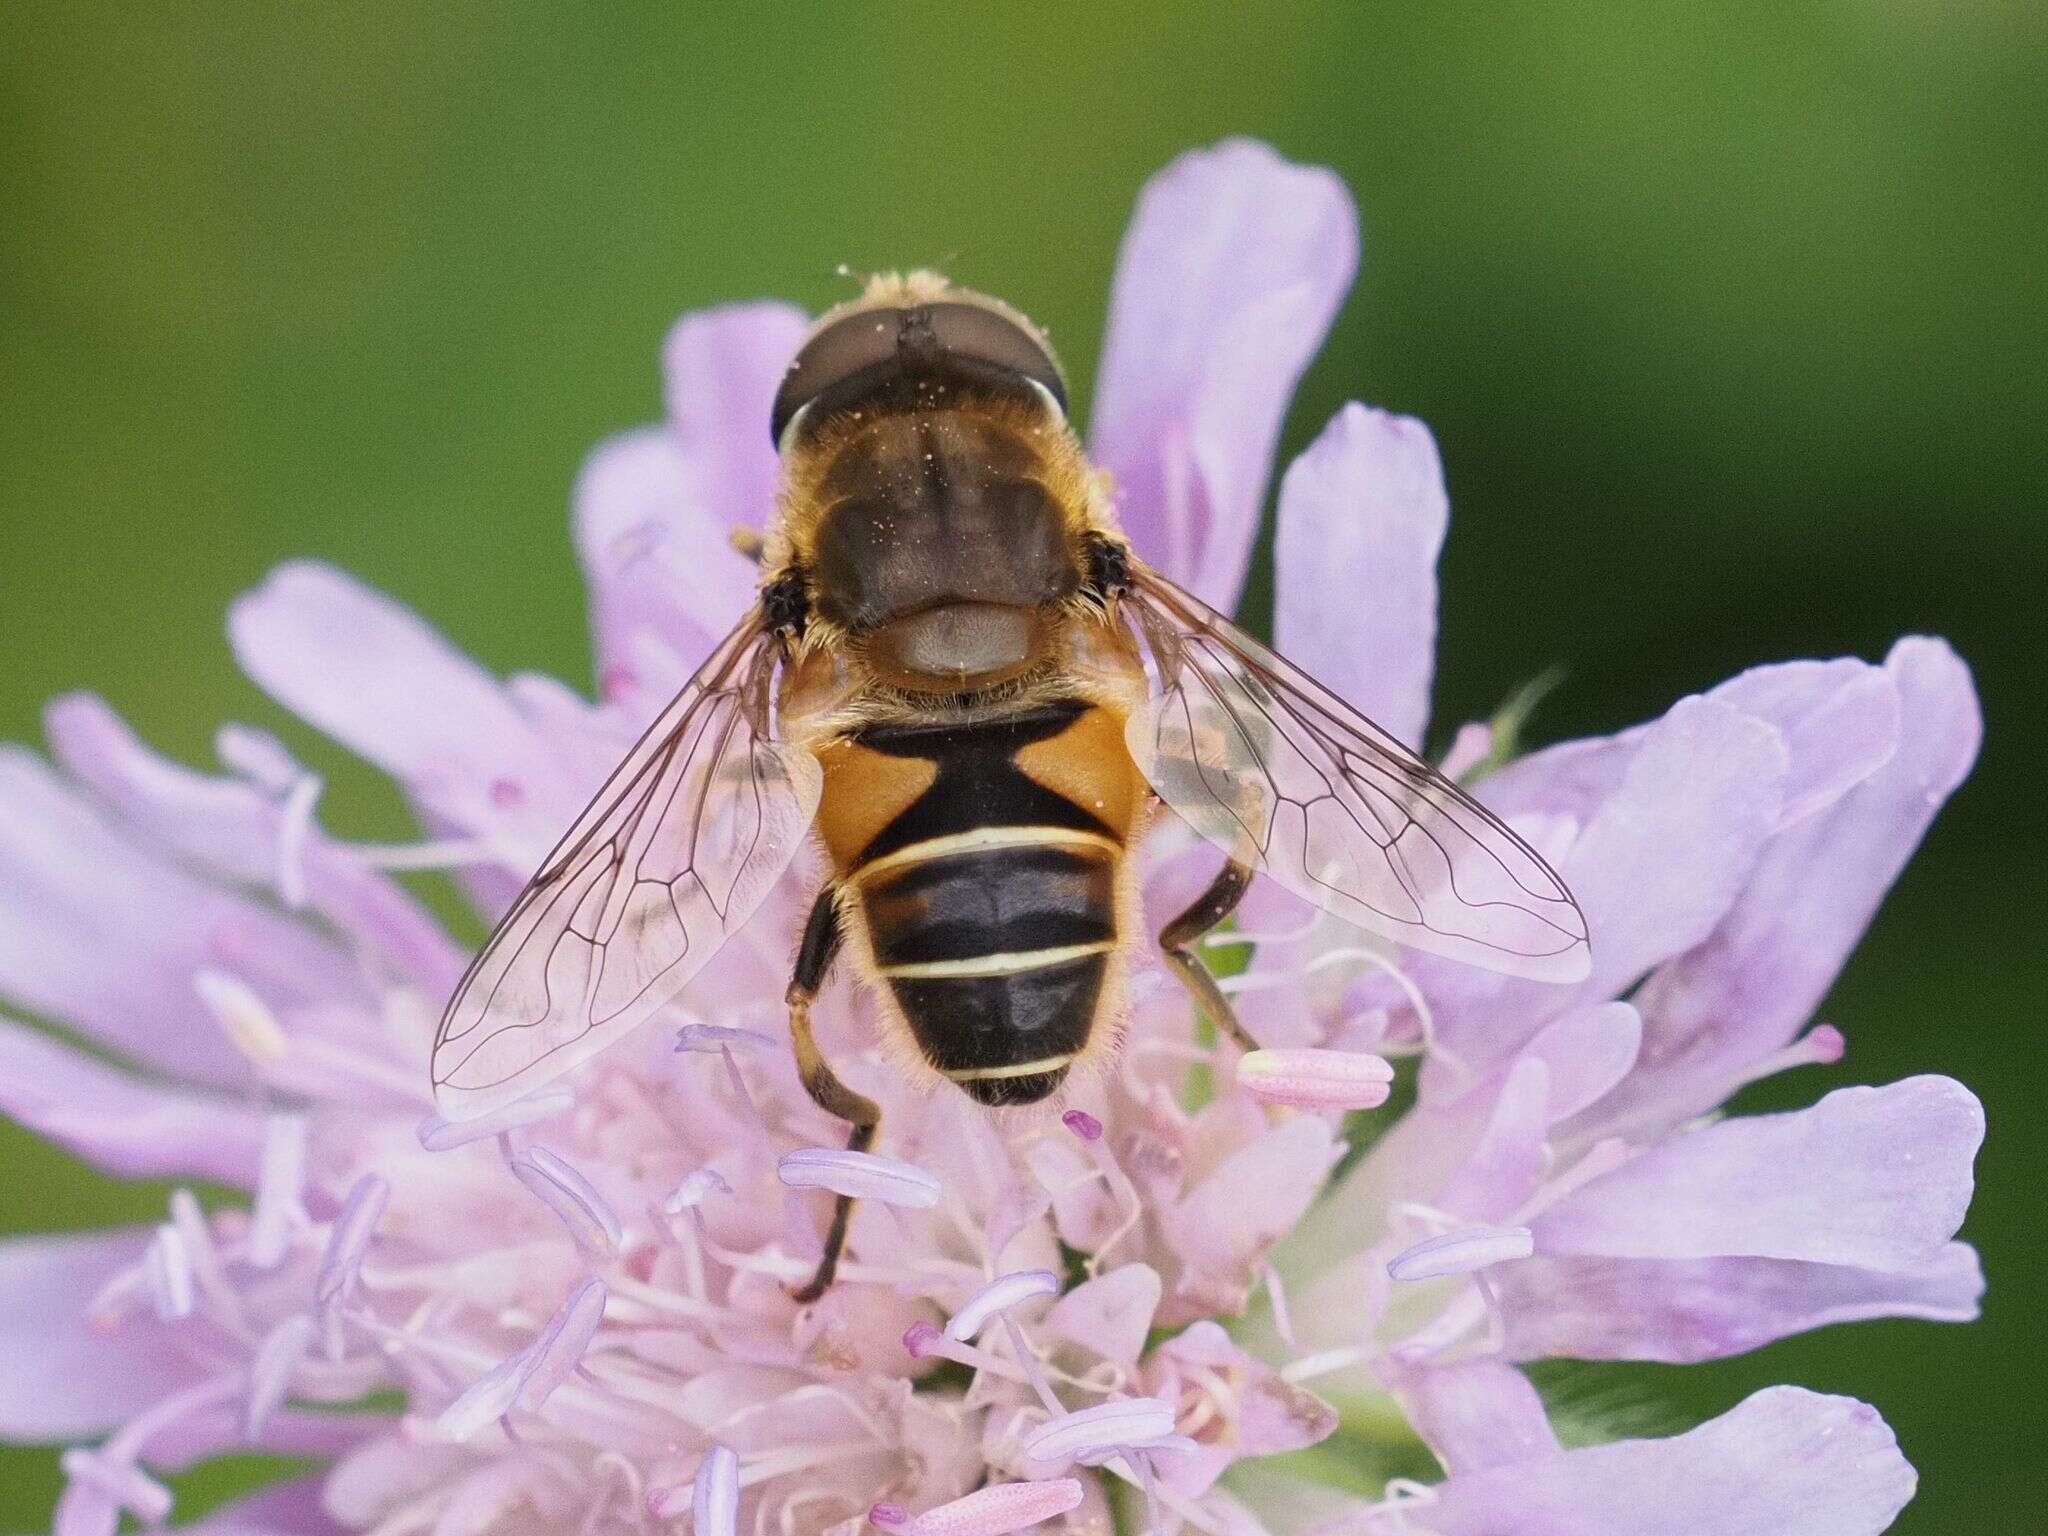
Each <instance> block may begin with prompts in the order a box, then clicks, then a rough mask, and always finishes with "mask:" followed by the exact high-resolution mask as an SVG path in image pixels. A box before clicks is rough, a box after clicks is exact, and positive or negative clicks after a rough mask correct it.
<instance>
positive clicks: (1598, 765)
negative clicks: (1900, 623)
mask: <svg viewBox="0 0 2048 1536" xmlns="http://www.w3.org/2000/svg"><path fill="white" fill-rule="evenodd" d="M1700 697H1702V698H1705V699H1707V700H1709V701H1711V702H1713V703H1715V704H1719V705H1721V706H1723V707H1724V708H1727V709H1733V710H1738V711H1740V712H1741V713H1743V714H1746V715H1751V716H1754V717H1755V718H1756V719H1759V720H1762V721H1764V722H1766V723H1767V724H1769V725H1771V726H1773V727H1775V728H1776V729H1777V731H1778V733H1779V734H1780V735H1781V736H1782V737H1783V738H1784V742H1785V751H1786V772H1785V787H1784V801H1783V804H1782V805H1781V807H1780V818H1781V823H1789V822H1790V821H1794V820H1798V819H1800V818H1802V817H1804V816H1807V815H1811V814H1813V812H1815V811H1817V810H1820V809H1823V808H1825V807H1826V806H1827V805H1828V804H1831V803H1832V802H1833V800H1835V799H1837V798H1839V797H1840V796H1841V795H1842V794H1843V793H1845V792H1846V791H1847V790H1848V789H1849V788H1851V787H1852V786H1853V785H1855V784H1857V783H1859V782H1861V781H1862V780H1863V779H1865V778H1867V777H1869V776H1870V774H1872V773H1874V772H1875V771H1876V770H1877V769H1878V768H1880V767H1882V766H1883V765H1884V764H1885V763H1886V762H1887V761H1889V760H1890V758H1891V756H1892V754H1893V752H1894V751H1895V750H1896V748H1897V744H1898V740H1899V736H1898V723H1899V719H1900V706H1899V701H1898V698H1897V696H1896V690H1895V688H1894V687H1893V686H1892V685H1891V683H1890V682H1889V681H1888V680H1887V678H1886V676H1885V674H1884V672H1883V670H1882V669H1880V668H1877V667H1873V666H1871V665H1870V663H1868V662H1866V661H1859V660H1857V659H1856V658H1855V657H1853V656H1843V657H1837V658H1835V659H1834V660H1832V661H1784V662H1774V663H1772V664H1771V665H1769V666H1763V667H1752V668H1751V669H1750V670H1749V671H1747V672H1741V673H1738V674H1737V675H1736V676H1734V677H1732V678H1730V679H1728V681H1727V682H1725V683H1722V684H1720V685H1719V686H1717V687H1715V688H1711V689H1709V690H1708V691H1707V692H1706V693H1705V694H1703V695H1700ZM1660 723H1661V722H1659V721H1655V720H1653V721H1649V722H1646V723H1645V724H1642V725H1636V726H1631V727H1630V728H1628V729H1627V730H1624V731H1620V732H1617V733H1616V734H1614V735H1612V736H1600V737H1593V738H1589V739H1587V740H1583V741H1568V742H1563V743H1560V744H1559V745H1557V746H1554V747H1547V748H1545V749H1544V750H1542V751H1540V752H1533V753H1531V754H1530V755H1529V756H1527V757H1525V758H1522V759H1520V760H1519V761H1517V762H1514V763H1511V764H1510V765H1508V766H1507V767H1506V768H1504V769H1502V770H1501V771H1500V772H1499V773H1497V774H1495V775H1494V776H1493V777H1492V778H1490V779H1489V780H1487V798H1488V801H1489V803H1490V804H1493V805H1494V806H1495V808H1496V809H1499V810H1502V811H1504V812H1505V813H1506V814H1510V815H1517V814H1523V813H1527V812H1532V811H1542V812H1545V813H1548V814H1551V815H1566V816H1571V817H1573V818H1575V819H1576V820H1579V821H1581V822H1584V821H1586V820H1589V819H1590V818H1591V817H1592V815H1593V813H1594V812H1595V811H1596V810H1598V808H1599V807H1600V805H1601V804H1602V803H1603V802H1604V801H1605V800H1607V799H1608V797H1610V796H1611V795H1613V794H1614V793H1615V791H1616V790H1617V789H1618V788H1619V787H1620V785H1621V781H1622V777H1623V775H1624V774H1625V773H1626V772H1627V770H1628V766H1629V763H1630V762H1631V761H1632V760H1633V758H1634V756H1635V754H1636V753H1637V752H1638V751H1639V750H1641V748H1642V747H1643V745H1644V744H1645V742H1646V741H1647V740H1648V738H1649V737H1650V735H1651V733H1652V732H1654V731H1655V730H1656V729H1657V727H1658V725H1659V724H1660Z"/></svg>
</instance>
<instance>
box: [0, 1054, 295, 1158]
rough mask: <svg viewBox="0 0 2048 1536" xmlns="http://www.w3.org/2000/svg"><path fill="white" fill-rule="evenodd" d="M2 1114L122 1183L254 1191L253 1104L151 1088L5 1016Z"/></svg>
mask: <svg viewBox="0 0 2048 1536" xmlns="http://www.w3.org/2000/svg"><path fill="white" fill-rule="evenodd" d="M0 1112H4V1113H5V1114H7V1115H8V1116H10V1117H11V1118H13V1119H15V1120H17V1121H19V1122H20V1123H21V1124H22V1125H25V1126H27V1127H28V1128H29V1129H30V1130H32V1131H34V1132H36V1133H37V1134H38V1135H41V1136H47V1137H48V1138H49V1139H50V1140H52V1141H54V1142H56V1143H57V1144H58V1145H59V1146H62V1147H64V1148H66V1149H68V1150H69V1151H72V1152H75V1153H76V1154H77V1155H78V1156H80V1157H82V1158H84V1159H85V1160H86V1161H87V1162H89V1163H91V1164H92V1165H93V1166H94V1167H95V1168H99V1169H102V1170H104V1171H105V1172H108V1173H111V1174H114V1175H116V1176H117V1177H120V1178H128V1179H167V1178H195V1179H213V1180H216V1181H218V1182H220V1183H223V1184H239V1185H241V1186H242V1187H243V1188H250V1187H252V1186H253V1185H254V1184H255V1182H256V1172H257V1167H258V1165H259V1163H260V1161H261V1157H262V1151H263V1136H264V1127H263V1115H262V1114H261V1112H260V1111H258V1110H256V1109H253V1108H251V1107H250V1106H249V1105H247V1104H244V1103H236V1102H233V1101H224V1100H221V1099H217V1098H213V1097H209V1096H207V1095H205V1094H201V1093H197V1092H193V1091H191V1090H189V1089H184V1088H178V1087H172V1086H170V1085H168V1084H164V1083H156V1082H151V1081H150V1080H149V1079H147V1078H143V1077H138V1076H136V1075H135V1074H134V1073H131V1072H123V1071H120V1070H119V1069H117V1068H114V1067H110V1066H108V1065H107V1064H106V1063H104V1062H101V1061H97V1060H95V1059H94V1058H92V1057H90V1056H86V1055H83V1054H81V1053H80V1052H78V1051H74V1050H72V1049H70V1048H69V1047H67V1046H64V1045H60V1044H59V1043H58V1042H57V1041H55V1040H53V1039H51V1038H50V1037H49V1036H47V1035H45V1034H43V1033H41V1032H40V1031H38V1030H33V1029H29V1028H26V1027H25V1026H23V1025H19V1024H14V1023H10V1022H8V1021H7V1020H4V1019H0Z"/></svg>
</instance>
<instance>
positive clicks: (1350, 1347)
mask: <svg viewBox="0 0 2048 1536" xmlns="http://www.w3.org/2000/svg"><path fill="white" fill-rule="evenodd" d="M1373 1353H1374V1352H1373V1351H1372V1350H1368V1349H1364V1348H1361V1347H1360V1346H1358V1345H1356V1344H1346V1345H1342V1346H1340V1347H1339V1348H1336V1349H1322V1350H1317V1351H1316V1352H1315V1353H1314V1354H1312V1355H1303V1356H1302V1357H1301V1358H1300V1359H1299V1360H1290V1361H1289V1362H1288V1363H1287V1364H1286V1365H1283V1366H1282V1367H1280V1379H1281V1380H1282V1381H1284V1382H1286V1383H1287V1384H1288V1385H1289V1386H1295V1385H1298V1384H1299V1383H1301V1382H1304V1381H1313V1380H1314V1379H1315V1378H1316V1377H1318V1376H1327V1375H1329V1374H1330V1372H1332V1371H1341V1370H1343V1369H1344V1368H1345V1367H1346V1366H1352V1365H1358V1364H1360V1363H1362V1362H1364V1361H1366V1360H1370V1359H1371V1358H1372V1356H1373Z"/></svg>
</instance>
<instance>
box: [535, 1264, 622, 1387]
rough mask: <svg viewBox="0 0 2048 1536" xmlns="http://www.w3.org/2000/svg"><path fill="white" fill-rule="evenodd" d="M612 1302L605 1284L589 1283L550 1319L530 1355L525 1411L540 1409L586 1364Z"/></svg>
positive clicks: (584, 1284) (582, 1286)
mask: <svg viewBox="0 0 2048 1536" xmlns="http://www.w3.org/2000/svg"><path fill="white" fill-rule="evenodd" d="M609 1299H610V1298H609V1293H608V1292H607V1291H606V1290H605V1285H604V1282H603V1281H602V1280H586V1281H584V1283H583V1284H582V1285H581V1286H580V1287H578V1288H577V1290H576V1293H575V1294H574V1295H573V1296H571V1297H570V1298H569V1299H568V1301H567V1302H565V1303H564V1304H563V1306H562V1309H561V1310H560V1311H559V1312H557V1313H556V1314H555V1315H554V1316H553V1317H552V1318H551V1319H549V1321H548V1325H547V1327H546V1328H545V1329H544V1330H543V1331H542V1333H541V1336H540V1337H539V1338H538V1339H537V1340H535V1341H534V1343H533V1345H532V1347H531V1348H530V1349H529V1351H528V1353H529V1355H530V1356H531V1357H532V1366H531V1369H530V1372H529V1374H528V1376H527V1379H526V1382H525V1384H524V1386H523V1388H522V1389H521V1392H520V1395H519V1397H520V1402H521V1404H522V1405H523V1406H524V1407H526V1408H528V1409H538V1408H539V1407H540V1406H541V1405H542V1404H543V1403H545V1402H546V1401H547V1400H548V1398H549V1397H550V1396H551V1395H552V1394H553V1393H554V1390H555V1388H557V1387H559V1386H560V1385H561V1384H562V1383H563V1382H565V1381H567V1380H568V1379H569V1377H570V1376H572V1375H573V1374H574V1373H575V1371H576V1368H577V1367H578V1366H579V1365H581V1364H582V1363H583V1354H584V1351H585V1350H587V1349H589V1348H590V1341H591V1340H592V1339H593V1338H595V1337H596V1336H597V1330H598V1326H599V1325H600V1324H601V1323H603V1322H604V1308H605V1303H606V1301H607V1300H609Z"/></svg>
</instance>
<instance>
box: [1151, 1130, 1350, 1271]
mask: <svg viewBox="0 0 2048 1536" xmlns="http://www.w3.org/2000/svg"><path fill="white" fill-rule="evenodd" d="M1341 1152H1342V1148H1341V1147H1340V1146H1339V1145H1338V1144H1337V1142H1336V1140H1335V1138H1334V1137H1333V1136H1332V1134H1331V1131H1330V1128H1329V1126H1328V1125H1327V1124H1325V1123H1324V1122H1323V1121H1322V1120H1320V1119H1318V1118H1316V1117H1315V1116H1313V1115H1301V1116H1297V1117H1296V1118H1294V1119H1291V1120H1288V1121H1287V1122H1285V1123H1284V1124H1281V1125H1278V1126H1276V1127H1274V1128H1273V1129H1271V1130H1269V1131H1267V1132H1265V1133H1264V1134H1263V1135H1261V1136H1259V1137H1258V1138H1257V1139H1256V1140H1254V1141H1252V1142H1251V1143H1250V1144H1249V1145H1247V1146H1245V1147H1243V1148H1241V1149H1240V1150H1239V1151H1237V1152H1236V1153H1234V1154H1232V1155H1231V1156H1230V1157H1229V1158H1228V1159H1226V1160H1225V1161H1224V1162H1223V1164H1222V1165H1221V1166H1220V1167H1219V1168H1217V1169H1216V1170H1215V1171H1214V1172H1213V1173H1211V1174H1210V1175H1209V1176H1208V1177H1207V1178H1205V1179H1204V1180H1202V1182H1201V1183H1200V1184H1198V1185H1196V1186H1195V1188H1194V1189H1193V1190H1192V1191H1190V1192H1189V1193H1188V1194H1187V1195H1186V1196H1185V1197H1183V1198H1182V1199H1181V1200H1180V1202H1179V1203H1178V1204H1177V1205H1176V1206H1175V1207H1174V1208H1173V1210H1172V1212H1171V1214H1170V1215H1169V1216H1168V1217H1167V1219H1166V1220H1165V1222H1164V1226H1165V1228H1166V1239H1167V1242H1168V1243H1169V1244H1170V1245H1171V1246H1172V1247H1173V1249H1174V1250H1175V1251H1176V1252H1177V1253H1178V1254H1179V1255H1180V1257H1181V1260H1182V1263H1183V1265H1184V1266H1185V1273H1184V1274H1183V1275H1182V1276H1181V1279H1180V1283H1179V1285H1178V1286H1177V1287H1176V1290H1175V1296H1176V1300H1177V1301H1179V1302H1181V1303H1183V1304H1185V1305H1197V1306H1199V1309H1200V1310H1202V1311H1214V1312H1235V1311H1237V1310H1238V1308H1239V1307H1240V1306H1242V1305H1243V1301H1244V1297H1245V1295H1246V1294H1248V1293H1249V1290H1250V1286H1251V1282H1252V1271H1253V1269H1254V1268H1255V1267H1256V1265H1257V1264H1258V1262H1259V1260H1261V1259H1262V1258H1264V1257H1265V1255H1266V1252H1267V1251H1268V1250H1269V1249H1270V1248H1272V1246H1273V1245H1274V1244H1275V1243H1277V1242H1279V1241H1280V1239H1281V1238H1283V1237H1285V1236H1286V1235H1287V1234H1288V1233H1289V1232H1290V1231H1292V1230H1293V1227H1294V1224H1295V1223H1296V1222H1297V1221H1299V1220H1300V1219H1301V1215H1302V1213H1303V1212H1304V1211H1306V1210H1307V1209H1308V1207H1309V1204H1310V1202H1311V1201H1313V1200H1314V1199H1315V1197H1316V1195H1317V1193H1318V1192H1319V1191H1320V1190H1321V1189H1322V1187H1323V1181H1324V1179H1325V1178H1326V1177H1328V1175H1329V1172H1330V1169H1331V1167H1332V1165H1334V1164H1335V1162H1336V1160H1337V1158H1338V1156H1339V1155H1340V1154H1341Z"/></svg>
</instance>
